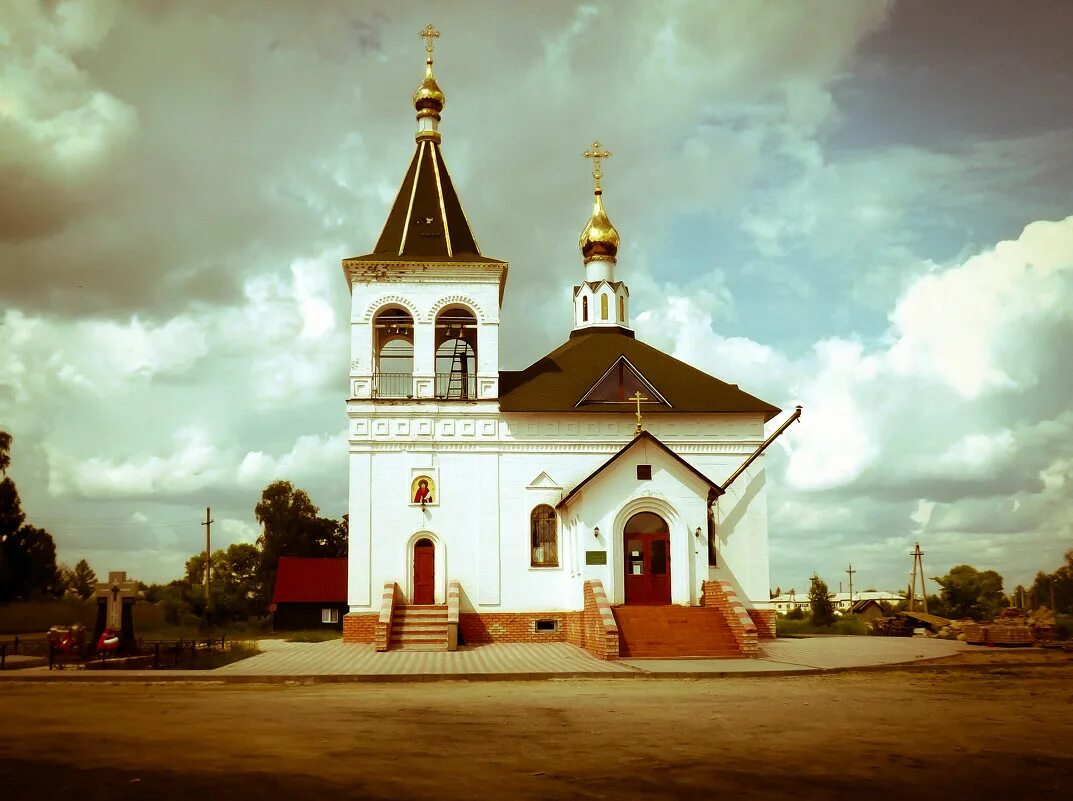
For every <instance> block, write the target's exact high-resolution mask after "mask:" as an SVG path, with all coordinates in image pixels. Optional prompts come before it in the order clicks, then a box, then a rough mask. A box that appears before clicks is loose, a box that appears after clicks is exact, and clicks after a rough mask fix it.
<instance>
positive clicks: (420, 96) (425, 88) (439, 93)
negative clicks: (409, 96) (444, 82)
mask: <svg viewBox="0 0 1073 801" xmlns="http://www.w3.org/2000/svg"><path fill="white" fill-rule="evenodd" d="M446 104H447V98H445V97H444V96H443V90H442V89H440V85H439V84H438V83H436V78H435V76H434V75H433V74H432V58H431V56H430V57H429V58H428V59H427V60H426V61H425V79H424V80H423V81H421V85H420V86H419V87H417V91H416V92H414V108H416V109H417V113H418V116H422V114H423V113H424V114H435V115H436V116H439V113H440V112H441V111H443V107H444V106H445V105H446Z"/></svg>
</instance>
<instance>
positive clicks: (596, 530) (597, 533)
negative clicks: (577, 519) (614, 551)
mask: <svg viewBox="0 0 1073 801" xmlns="http://www.w3.org/2000/svg"><path fill="white" fill-rule="evenodd" d="M592 536H594V537H596V539H600V527H599V526H594V527H593V529H592Z"/></svg>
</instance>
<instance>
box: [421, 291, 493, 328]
mask: <svg viewBox="0 0 1073 801" xmlns="http://www.w3.org/2000/svg"><path fill="white" fill-rule="evenodd" d="M452 305H459V306H465V307H466V308H468V309H469V310H470V311H472V312H473V313H474V314H475V315H476V317H477V322H479V323H483V322H485V321H486V320H487V319H488V315H486V314H485V313H484V309H483V308H481V304H479V303H478V302H477V301H476V300H474V299H473V298H472V297H470V296H469V295H447V296H445V297H442V298H440V299H439V300H437V301H436V302H435V303H433V304H432V308H430V309H429V310H428V314H427V315H426V317H425V319H426V321H428V322H430V323H432V322H435V321H436V315H438V314H439V313H440V310H441V309H443V308H445V307H447V306H452Z"/></svg>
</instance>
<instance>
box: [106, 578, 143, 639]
mask: <svg viewBox="0 0 1073 801" xmlns="http://www.w3.org/2000/svg"><path fill="white" fill-rule="evenodd" d="M96 597H97V598H107V599H108V613H107V615H106V617H105V619H106V621H107V623H106V625H107V626H108V628H110V629H111V630H112V631H120V630H121V629H122V628H123V601H125V600H126V599H127V598H131V599H133V598H137V597H138V584H137V582H134V581H127V574H126V572H125V571H122V570H115V571H111V572H109V573H108V581H107V582H104V583H100V584H98V585H97V592H96Z"/></svg>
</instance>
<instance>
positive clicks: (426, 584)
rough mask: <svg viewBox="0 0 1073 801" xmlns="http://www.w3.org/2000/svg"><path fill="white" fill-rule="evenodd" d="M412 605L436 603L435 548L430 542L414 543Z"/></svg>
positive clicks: (424, 540)
mask: <svg viewBox="0 0 1073 801" xmlns="http://www.w3.org/2000/svg"><path fill="white" fill-rule="evenodd" d="M410 603H412V604H414V605H422V604H424V605H431V604H434V603H436V547H435V546H434V545H433V544H432V540H428V539H420V540H418V541H417V542H416V543H414V596H413V598H412V599H411V600H410Z"/></svg>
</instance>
